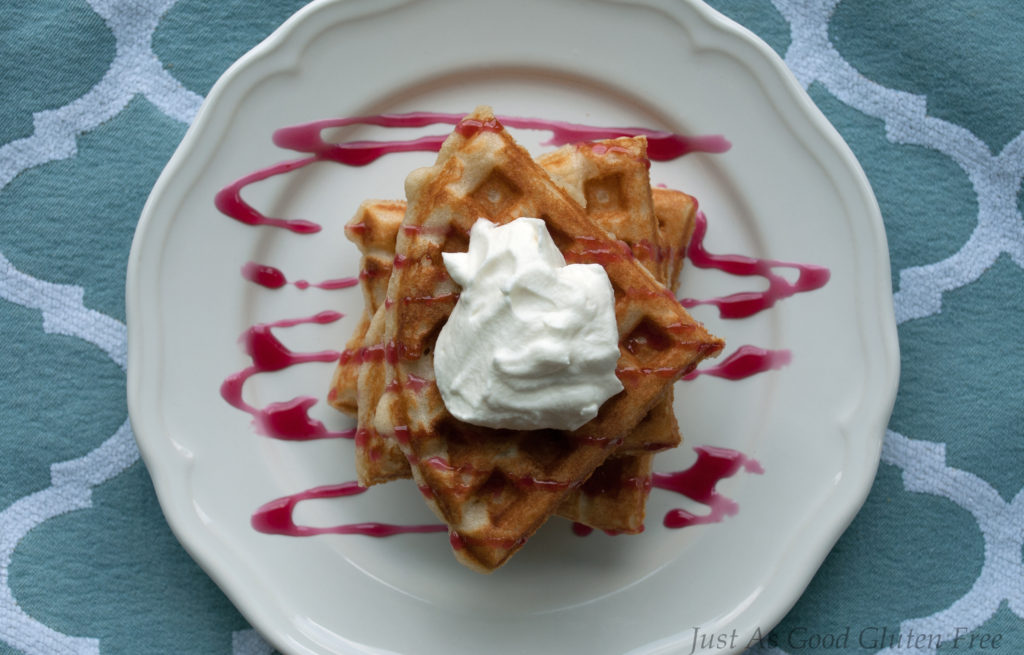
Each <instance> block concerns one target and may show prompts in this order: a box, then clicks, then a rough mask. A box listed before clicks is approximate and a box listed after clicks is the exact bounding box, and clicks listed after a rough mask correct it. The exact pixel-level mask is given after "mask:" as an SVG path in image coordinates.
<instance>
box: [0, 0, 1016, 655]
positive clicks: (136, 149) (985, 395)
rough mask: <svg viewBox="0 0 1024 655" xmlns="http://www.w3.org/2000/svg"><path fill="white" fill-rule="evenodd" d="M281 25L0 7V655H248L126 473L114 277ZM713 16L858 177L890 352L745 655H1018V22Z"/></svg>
mask: <svg viewBox="0 0 1024 655" xmlns="http://www.w3.org/2000/svg"><path fill="white" fill-rule="evenodd" d="M302 4H303V2H302V0H275V1H274V2H263V3H253V2H248V1H244V0H231V1H227V0H220V1H218V2H205V1H200V0H180V1H178V2H175V1H174V0H31V1H27V0H9V1H8V2H5V3H4V4H3V5H2V6H0V35H2V38H0V61H2V63H0V89H2V97H3V102H2V104H0V371H2V375H0V653H3V654H7V653H22V652H24V653H32V654H39V655H51V654H55V653H102V654H103V655H108V654H114V653H129V654H138V653H212V654H218V653H223V654H228V653H234V654H237V655H241V654H256V653H269V652H271V649H270V647H269V646H268V645H267V644H266V643H265V642H263V641H262V640H261V639H260V638H259V636H258V635H257V634H256V633H255V632H254V631H253V630H252V629H251V628H250V626H248V625H247V624H246V622H245V620H244V619H243V618H242V617H241V616H240V615H239V614H238V613H237V612H236V611H235V610H234V609H233V607H232V606H231V605H230V603H229V602H228V601H227V600H226V599H225V597H224V596H223V594H222V593H221V592H220V591H219V590H218V589H217V588H216V587H215V586H214V584H213V583H212V582H211V581H210V580H209V578H208V577H207V576H206V575H205V574H204V573H203V572H202V571H201V570H200V569H199V568H198V566H196V564H194V563H193V562H192V560H191V559H190V558H189V557H188V555H187V554H186V553H185V552H184V550H182V548H181V546H180V545H179V544H178V542H177V541H176V540H175V538H174V537H173V535H172V534H171V532H170V531H169V529H168V527H167V525H166V523H165V521H164V518H163V516H162V515H161V513H160V509H159V507H158V506H157V502H156V498H155V496H154V493H153V489H152V486H151V484H150V480H149V478H148V476H147V472H146V470H145V468H144V466H143V465H142V463H141V462H140V461H139V457H138V451H137V450H136V447H135V443H134V441H133V438H132V435H131V430H130V427H129V426H128V423H127V411H126V407H125V400H124V395H125V389H124V383H125V371H124V368H125V326H124V320H125V311H124V276H125V265H126V261H127V258H128V250H129V245H130V242H131V237H132V233H133V230H134V229H135V224H136V221H137V219H138V216H139V213H140V210H141V208H142V205H143V202H144V201H145V198H146V196H147V194H148V192H149V189H150V188H151V186H152V185H153V183H154V181H155V180H156V178H157V175H158V174H159V172H160V170H161V169H162V167H163V166H164V164H165V162H166V161H167V159H168V157H169V156H170V155H171V153H172V151H173V150H174V148H175V146H176V145H177V143H178V141H179V140H180V139H181V137H182V135H183V134H184V131H185V128H186V126H187V124H188V122H189V120H190V119H191V118H192V116H193V115H194V113H195V112H196V110H197V108H198V106H199V104H200V102H201V100H202V97H203V95H204V94H205V93H206V92H207V91H208V90H209V88H210V86H211V85H212V83H213V82H214V80H215V79H216V78H217V77H218V75H219V74H220V73H221V72H222V71H223V70H224V69H225V68H226V67H227V66H228V64H230V63H231V62H232V61H233V60H235V59H236V58H237V57H238V56H240V55H241V54H243V53H244V52H245V51H246V50H248V49H249V48H250V47H251V46H253V45H255V44H256V43H257V42H259V41H260V40H261V39H262V38H263V37H264V36H266V35H267V34H268V33H269V32H270V31H271V30H272V29H273V28H274V27H276V26H277V25H278V24H279V23H281V22H282V21H283V20H284V19H285V18H286V17H287V16H288V15H290V14H291V13H292V12H293V11H294V10H296V9H298V8H299V6H300V5H302ZM712 4H713V6H715V7H716V8H718V9H719V10H721V11H722V12H724V13H726V14H728V15H729V16H731V17H733V18H734V19H736V20H738V21H739V22H741V23H743V24H744V25H746V26H747V27H749V28H750V29H751V30H753V31H754V32H756V33H757V34H759V35H760V36H761V37H762V38H764V39H765V40H766V41H767V42H768V43H769V44H770V45H771V46H772V47H774V48H775V49H776V50H777V51H778V52H779V53H780V54H781V55H782V56H784V57H785V60H786V63H787V64H788V65H789V66H790V68H791V69H792V70H793V72H794V73H795V74H796V76H797V78H798V79H799V80H800V82H801V83H802V84H803V85H804V86H805V87H806V88H807V89H808V91H809V92H810V94H811V96H812V98H813V99H814V100H815V102H817V103H818V105H819V106H820V107H821V109H822V110H823V111H824V112H825V114H826V115H827V116H828V117H829V118H830V119H831V120H832V122H833V123H834V124H835V125H836V127H837V128H838V129H839V131H840V132H841V133H842V135H843V136H844V137H845V138H846V140H847V141H848V142H849V143H850V145H851V146H852V148H853V150H854V152H855V153H856V155H857V156H858V157H859V159H860V161H861V163H862V164H863V166H864V168H865V170H866V171H867V174H868V176H869V177H870V179H871V183H872V185H873V186H874V189H875V192H876V193H877V195H878V200H879V203H880V204H881V208H882V213H883V216H884V219H885V225H886V229H887V232H888V237H889V245H890V248H891V259H892V269H893V286H894V289H895V290H896V295H895V307H896V316H897V320H898V322H899V337H900V347H901V351H902V380H901V384H900V390H899V397H898V399H897V402H896V408H895V412H894V414H893V417H892V420H891V423H890V429H889V432H888V434H887V436H886V440H885V446H884V449H883V453H882V464H881V466H880V468H879V471H878V476H877V480H876V482H875V485H874V488H873V491H872V493H871V495H870V497H869V498H868V500H867V503H866V505H865V506H864V508H863V510H862V511H861V512H860V514H859V515H858V516H857V518H856V520H855V521H854V523H853V525H852V526H851V527H850V529H849V530H848V531H847V532H846V534H845V535H844V536H843V537H842V538H841V540H840V541H839V543H838V544H837V545H836V547H835V549H834V551H833V553H832V554H831V556H830V557H829V558H828V560H827V561H826V562H825V564H824V566H823V567H822V568H821V570H820V572H819V573H818V575H817V577H816V578H815V579H814V581H813V582H812V583H811V585H810V587H809V589H808V590H807V592H806V593H805V594H804V596H803V597H802V598H801V600H800V601H799V602H798V603H797V605H796V607H795V608H794V609H793V610H792V612H791V613H790V614H789V616H788V617H787V618H786V619H785V620H784V621H783V623H782V625H780V626H779V627H778V628H777V629H776V631H775V632H774V633H772V635H770V637H769V639H766V640H765V642H764V643H763V644H762V648H760V649H758V652H770V653H788V654H796V653H802V652H858V653H861V652H862V653H877V652H886V653H906V652H920V653H933V652H936V649H934V648H929V647H925V648H924V649H920V650H918V649H916V646H919V645H921V644H922V643H924V642H919V641H915V642H913V643H910V644H908V643H907V642H908V641H913V637H914V636H915V635H930V634H936V633H944V634H950V633H953V634H959V635H961V639H959V640H958V641H956V642H953V641H952V640H946V641H945V642H944V643H943V645H942V646H941V647H940V648H939V649H938V651H937V652H942V653H946V652H951V653H952V652H976V653H984V652H989V651H996V652H1002V653H1024V563H1022V559H1024V345H1022V344H1024V270H1022V269H1024V223H1022V219H1021V181H1022V177H1024V132H1022V131H1021V130H1022V129H1024V3H1022V2H1020V1H1019V0H985V1H982V0H956V1H946V2H938V1H937V0H899V1H898V2H895V1H894V2H884V1H882V0H870V1H868V0H843V1H841V2H840V1H839V0H831V1H829V0H819V1H815V0H774V1H770V0H714V1H713V2H712ZM883 630H884V632H883ZM893 634H899V635H903V636H904V641H902V642H898V643H896V642H892V641H891V635H893ZM843 635H848V636H847V638H846V640H845V641H844V640H843V639H842V637H843ZM885 635H888V636H889V637H887V639H886V640H883V639H882V638H883V636H885ZM908 637H909V639H908ZM972 638H973V643H972V641H971V639H972ZM836 639H838V640H839V643H838V644H835V643H833V641H834V640H836ZM830 645H831V646H839V647H838V648H837V647H833V648H828V647H827V646H830ZM909 646H913V647H914V648H911V647H909ZM925 646H927V644H925Z"/></svg>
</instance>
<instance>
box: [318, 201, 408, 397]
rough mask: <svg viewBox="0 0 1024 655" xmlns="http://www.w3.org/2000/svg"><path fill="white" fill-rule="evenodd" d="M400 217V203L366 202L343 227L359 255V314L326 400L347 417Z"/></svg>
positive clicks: (380, 300) (391, 259)
mask: <svg viewBox="0 0 1024 655" xmlns="http://www.w3.org/2000/svg"><path fill="white" fill-rule="evenodd" d="M403 216H405V201H404V200H366V201H364V202H363V203H361V204H360V205H359V209H358V210H357V211H356V214H355V216H353V217H352V220H350V221H349V222H348V224H346V225H345V236H347V237H348V239H349V241H351V242H352V243H354V244H356V246H357V247H358V248H359V252H360V253H361V254H362V257H361V258H360V261H359V286H360V288H361V289H362V292H363V314H362V316H361V317H360V318H359V323H358V324H357V325H356V329H355V331H354V332H353V333H352V337H351V338H350V339H349V340H348V343H346V344H345V350H344V351H342V353H341V358H340V359H339V361H338V366H337V367H335V369H334V378H333V379H332V380H331V391H330V393H329V394H328V397H327V401H328V402H329V403H330V404H331V406H332V407H334V408H335V409H338V410H340V411H342V412H345V413H346V414H348V415H350V416H355V415H356V414H357V412H358V395H357V393H358V392H357V390H356V381H357V378H358V377H359V365H360V364H361V362H362V354H363V353H364V352H365V351H364V350H363V347H364V346H365V345H366V338H365V337H366V332H367V330H369V328H370V319H371V318H373V315H374V313H375V312H376V311H377V308H378V307H380V306H381V305H383V304H384V297H385V295H386V294H387V291H388V279H389V278H390V277H391V266H392V263H393V262H394V259H395V236H396V235H397V234H398V228H399V226H400V225H401V224H402V217H403ZM370 343H373V342H370Z"/></svg>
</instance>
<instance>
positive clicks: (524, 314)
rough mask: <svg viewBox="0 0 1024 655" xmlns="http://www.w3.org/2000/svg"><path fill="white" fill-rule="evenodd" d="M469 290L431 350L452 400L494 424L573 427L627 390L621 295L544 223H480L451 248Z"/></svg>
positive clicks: (476, 419)
mask: <svg viewBox="0 0 1024 655" xmlns="http://www.w3.org/2000/svg"><path fill="white" fill-rule="evenodd" d="M444 263H445V266H446V267H447V269H448V273H449V274H450V275H451V277H452V279H453V280H455V282H457V283H458V284H459V285H461V286H462V293H461V294H460V296H459V300H458V302H457V303H456V305H455V309H454V310H453V311H452V314H451V316H450V318H449V319H448V322H447V323H445V325H444V327H443V328H442V329H441V333H440V335H439V336H438V338H437V345H436V346H435V350H434V374H435V377H436V379H437V386H438V389H439V390H440V392H441V397H442V399H443V400H444V403H445V406H446V407H447V408H448V411H449V412H451V414H452V415H453V416H455V417H456V418H458V419H459V420H461V421H464V422H466V423H471V424H474V425H481V426H485V427H491V428H509V429H519V430H523V429H526V430H530V429H540V428H555V429H559V430H575V429H576V428H578V427H580V426H581V425H583V424H584V423H586V422H587V421H589V420H590V419H592V418H594V417H595V416H597V411H598V409H599V408H600V407H601V405H602V404H603V403H604V401H606V400H607V399H608V398H610V397H612V396H613V395H615V394H616V393H618V392H619V391H621V390H622V384H621V383H620V382H619V379H618V378H617V377H616V376H615V364H616V362H617V361H618V358H619V347H618V342H619V338H618V327H617V325H616V322H615V297H614V293H613V291H612V286H611V283H610V282H609V281H608V274H607V273H606V272H605V270H604V268H602V267H601V266H600V265H598V264H570V265H566V263H565V258H564V257H562V253H561V252H559V250H558V248H557V246H555V243H554V241H553V240H552V239H551V235H550V234H549V233H548V230H547V227H546V226H545V225H544V221H542V220H540V219H537V218H526V217H524V218H517V219H516V220H514V221H511V222H510V223H507V224H505V225H501V226H496V225H494V224H493V223H491V222H490V221H488V220H486V219H483V218H481V219H479V220H477V222H476V223H475V224H474V225H473V228H472V230H471V231H470V241H469V251H468V252H465V253H444Z"/></svg>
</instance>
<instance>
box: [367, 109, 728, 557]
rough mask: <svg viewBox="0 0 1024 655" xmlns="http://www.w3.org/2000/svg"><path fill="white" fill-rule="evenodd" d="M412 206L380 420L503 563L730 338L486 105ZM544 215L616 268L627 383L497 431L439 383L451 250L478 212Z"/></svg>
mask: <svg viewBox="0 0 1024 655" xmlns="http://www.w3.org/2000/svg"><path fill="white" fill-rule="evenodd" d="M406 195H407V198H408V203H409V204H408V207H407V210H406V215H405V219H404V222H403V227H402V229H401V230H400V232H399V235H398V238H397V243H396V255H395V267H394V270H393V272H392V275H391V279H390V282H389V285H388V293H387V300H386V301H385V304H384V309H383V314H384V334H383V343H384V360H385V363H386V370H387V376H386V383H385V389H384V393H383V395H382V397H381V399H380V402H379V404H378V405H377V407H376V411H375V418H374V427H375V428H376V429H377V431H378V432H379V433H381V434H382V435H383V436H385V437H386V438H391V439H394V440H395V441H397V443H399V445H400V446H401V448H402V451H403V453H404V454H405V455H406V457H407V459H408V460H409V462H410V464H411V465H412V471H413V476H414V478H415V479H416V482H417V484H418V486H419V487H420V489H421V490H422V491H423V492H424V495H425V497H426V498H427V501H428V504H429V505H430V506H431V507H432V508H433V509H434V510H435V511H436V512H437V514H438V515H439V516H440V517H441V518H442V519H443V520H445V522H446V523H447V524H448V525H449V528H450V533H451V535H452V543H453V546H454V548H455V553H456V556H457V557H458V559H460V560H461V561H462V562H463V563H465V564H466V565H468V566H470V567H471V568H474V569H478V570H482V571H490V570H493V569H494V568H496V567H498V566H500V565H501V564H502V563H503V562H505V561H506V560H507V558H508V557H509V556H510V555H511V554H512V553H514V552H515V551H516V550H517V549H518V548H520V547H521V546H522V544H523V543H524V542H525V540H526V539H527V538H528V537H529V536H530V535H532V534H533V532H534V531H535V530H536V529H537V528H538V527H539V526H540V525H541V524H542V523H543V522H544V521H545V520H546V519H547V517H548V516H550V515H551V514H552V513H553V512H554V511H555V509H556V508H557V507H558V506H559V504H560V503H561V501H562V499H563V498H564V496H565V495H566V494H567V493H568V492H569V491H570V490H571V489H573V488H576V487H578V486H580V485H582V484H583V482H584V481H585V480H586V479H587V478H588V477H590V475H591V473H592V472H593V471H594V470H595V469H596V468H597V467H598V465H599V464H601V462H603V461H604V460H605V458H606V457H607V455H608V454H609V452H611V451H612V450H613V449H614V448H615V447H617V446H618V445H619V444H620V443H621V440H622V439H623V436H624V435H626V434H627V433H628V432H629V431H630V430H632V429H633V428H634V427H635V426H636V425H637V423H639V422H640V420H641V419H642V418H643V417H644V415H645V414H646V413H647V412H648V411H649V410H650V409H651V408H652V407H653V406H654V405H655V404H656V403H657V402H658V401H659V400H660V398H661V396H662V394H663V393H664V392H665V390H666V389H667V388H668V387H669V386H670V385H671V383H672V382H674V381H675V380H676V379H678V378H679V377H680V376H681V375H683V374H684V373H685V372H687V371H689V370H692V369H693V368H694V367H695V366H696V365H697V363H698V362H699V361H700V360H702V359H703V358H705V357H707V356H710V355H713V354H716V353H717V352H719V351H720V350H721V348H722V345H723V344H722V342H721V340H719V339H717V338H715V337H713V336H711V335H710V334H708V333H707V332H706V331H705V330H704V328H703V326H701V325H700V324H699V323H697V322H696V321H694V320H693V319H692V318H691V317H690V316H689V314H688V313H687V312H686V311H685V310H684V309H683V308H682V307H681V306H680V305H679V303H678V302H677V301H676V300H675V298H674V296H672V294H671V292H670V291H668V290H667V289H666V288H665V287H664V286H662V285H661V284H659V283H658V282H657V280H656V279H655V278H654V277H653V276H652V275H651V274H650V273H649V272H648V271H647V270H646V269H644V268H643V267H642V266H641V265H640V264H639V263H638V262H637V261H636V259H635V258H634V257H633V255H632V254H631V252H630V251H629V248H628V247H626V246H625V245H624V244H623V243H622V242H620V241H617V240H615V239H613V238H612V237H610V235H609V234H608V233H607V232H606V231H604V230H602V229H601V228H600V227H598V226H596V225H595V224H594V223H593V222H592V221H591V220H590V219H588V218H587V216H586V214H585V213H584V211H583V209H582V208H581V207H580V205H579V204H578V203H577V202H576V201H574V200H573V199H572V198H571V197H570V196H569V195H568V194H567V193H566V192H565V191H564V190H563V189H562V188H560V187H559V186H558V185H556V184H555V183H554V182H553V181H552V180H551V178H550V177H549V176H548V175H547V174H546V173H545V172H544V170H543V169H541V168H540V167H539V166H538V165H537V164H536V163H535V162H534V161H533V160H532V159H531V158H530V156H529V155H528V154H527V153H526V152H525V151H524V150H523V149H522V148H520V147H519V146H518V145H516V144H515V143H514V141H513V140H512V138H511V137H510V136H509V135H508V133H507V132H505V130H504V128H503V127H502V126H501V125H500V123H498V121H497V120H496V119H495V118H494V116H493V114H491V113H490V110H489V109H486V108H482V109H479V110H477V111H476V112H474V114H472V115H470V116H469V117H467V118H466V119H464V120H463V121H462V122H461V123H460V124H459V125H458V126H457V127H456V129H455V131H454V132H453V134H452V135H451V136H450V137H449V138H448V140H447V141H446V142H445V144H444V146H443V147H442V149H441V152H440V153H439V156H438V160H437V163H436V165H435V166H433V167H430V168H426V169H420V170H417V171H415V172H413V173H412V174H411V175H410V176H409V178H408V179H407V181H406ZM481 216H482V217H486V218H488V219H490V220H491V221H493V222H495V223H498V224H502V223H505V222H508V221H510V220H512V219H514V218H516V217H518V216H536V217H539V218H541V219H542V220H544V221H545V223H546V225H547V228H548V231H549V233H550V234H551V236H552V238H553V239H554V241H555V243H556V245H557V246H558V247H559V249H560V250H561V251H562V252H563V253H564V254H565V256H566V259H567V260H568V261H570V262H595V263H600V264H602V265H603V266H604V268H605V271H606V272H607V273H608V277H609V280H610V281H611V284H612V288H613V290H614V292H615V302H616V320H617V323H618V329H619V334H620V358H619V362H618V367H617V370H616V372H617V375H618V376H619V377H620V379H622V381H623V384H624V387H625V389H624V390H623V391H622V392H621V393H619V394H617V395H616V396H614V397H612V398H611V399H609V400H608V401H607V402H605V403H604V405H603V406H602V408H601V411H600V412H599V413H598V416H597V417H596V418H595V419H593V420H592V421H590V422H588V423H587V424H586V425H584V426H583V427H582V428H580V429H579V430H576V431H573V432H564V431H557V430H529V431H511V430H492V429H486V428H480V427H476V426H472V425H468V424H465V423H462V422H460V421H457V420H456V419H454V418H453V417H452V416H451V415H450V414H448V412H447V411H446V410H445V407H444V404H443V402H442V401H441V398H440V394H439V392H438V391H437V387H436V384H434V381H433V379H434V378H433V356H432V353H433V345H434V341H435V340H436V337H437V333H438V332H439V331H440V328H441V327H442V326H443V325H444V323H445V321H446V320H447V317H448V315H449V314H450V312H451V310H452V308H453V307H454V305H455V302H456V300H457V297H458V293H459V288H458V286H457V285H455V283H454V282H453V281H452V280H451V279H450V278H449V277H448V275H447V271H446V269H445V267H444V264H443V262H442V259H441V253H442V252H445V251H453V252H454V251H465V250H466V248H467V246H468V232H469V229H470V227H471V225H472V224H473V222H475V221H476V220H477V218H478V217H481Z"/></svg>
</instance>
